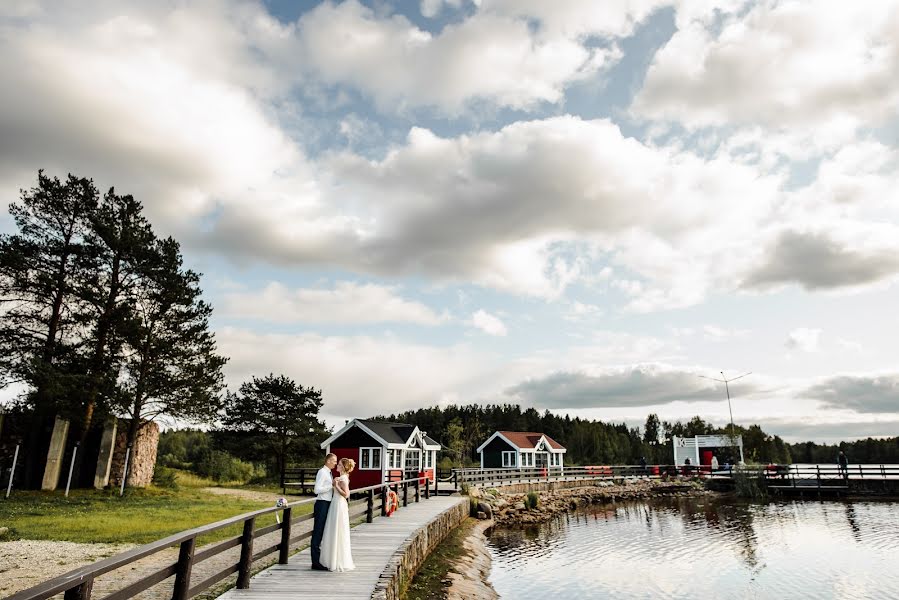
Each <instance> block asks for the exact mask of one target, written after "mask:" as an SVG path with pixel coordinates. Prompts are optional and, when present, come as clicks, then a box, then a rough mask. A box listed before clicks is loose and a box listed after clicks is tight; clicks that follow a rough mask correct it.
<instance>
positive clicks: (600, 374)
mask: <svg viewBox="0 0 899 600" xmlns="http://www.w3.org/2000/svg"><path fill="white" fill-rule="evenodd" d="M699 375H700V374H699V373H696V372H693V371H687V370H683V369H677V368H674V367H667V366H661V365H645V364H644V365H633V366H628V367H620V368H612V369H602V370H599V371H596V372H587V371H559V372H556V373H552V374H550V375H547V376H545V377H540V378H536V379H529V380H527V381H524V382H522V383H519V384H517V385H514V386H512V387H510V388H508V389H507V390H506V393H507V394H508V395H510V396H513V397H515V398H517V399H519V400H521V401H523V402H527V403H529V404H534V405H537V406H542V407H548V408H568V409H585V408H599V407H638V406H655V405H660V404H670V403H672V402H702V401H710V400H720V399H721V389H720V387H721V386H720V384H717V383H715V382H714V381H710V380H708V379H702V378H700V377H699ZM740 388H741V393H747V392H750V393H751V392H752V391H753V390H755V389H756V387H755V386H754V384H752V383H751V382H750V383H742V384H740Z"/></svg>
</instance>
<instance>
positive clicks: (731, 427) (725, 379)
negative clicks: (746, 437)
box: [721, 371, 737, 439]
mask: <svg viewBox="0 0 899 600" xmlns="http://www.w3.org/2000/svg"><path fill="white" fill-rule="evenodd" d="M721 377H724V371H721ZM724 391H725V392H727V410H728V412H729V413H730V437H732V438H733V439H737V436H736V435H734V409H733V408H731V406H730V387H729V386H728V385H727V378H726V377H725V378H724Z"/></svg>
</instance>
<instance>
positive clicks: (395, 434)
mask: <svg viewBox="0 0 899 600" xmlns="http://www.w3.org/2000/svg"><path fill="white" fill-rule="evenodd" d="M359 422H360V423H362V424H363V425H365V426H366V427H368V428H369V429H371V430H372V431H373V432H374V433H376V434H377V435H378V436H379V437H381V439H383V440H384V441H385V442H387V443H388V444H405V443H406V442H408V441H409V436H411V435H412V432H413V431H415V426H414V425H408V424H406V423H384V422H382V421H364V420H362V419H359Z"/></svg>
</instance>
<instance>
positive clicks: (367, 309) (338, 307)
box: [223, 281, 448, 325]
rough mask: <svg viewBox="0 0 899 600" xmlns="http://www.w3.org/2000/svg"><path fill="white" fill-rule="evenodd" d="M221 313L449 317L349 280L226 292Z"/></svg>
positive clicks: (284, 317)
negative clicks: (318, 286)
mask: <svg viewBox="0 0 899 600" xmlns="http://www.w3.org/2000/svg"><path fill="white" fill-rule="evenodd" d="M223 314H224V315H225V316H229V317H235V318H252V319H261V320H265V321H272V322H278V323H337V324H361V323H384V322H398V323H416V324H419V325H439V324H440V323H443V322H445V321H446V319H447V318H448V317H447V316H446V315H438V314H437V313H435V312H434V311H433V310H432V309H430V308H429V307H427V306H425V305H424V304H421V303H420V302H414V301H410V300H406V299H404V298H402V297H400V296H398V295H397V294H396V289H395V288H391V287H386V286H381V285H375V284H357V283H353V282H350V281H341V282H338V283H336V284H335V285H334V287H333V288H331V289H315V288H301V289H294V290H290V289H288V288H287V287H285V286H284V285H282V284H280V283H277V282H272V283H269V284H268V285H267V286H265V288H264V289H262V290H260V291H254V292H246V291H244V292H232V293H228V294H226V296H225V303H224V306H223Z"/></svg>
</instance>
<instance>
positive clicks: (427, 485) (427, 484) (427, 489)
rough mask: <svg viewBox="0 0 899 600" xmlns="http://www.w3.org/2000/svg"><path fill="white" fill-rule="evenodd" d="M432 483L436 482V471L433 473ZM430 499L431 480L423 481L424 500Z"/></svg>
mask: <svg viewBox="0 0 899 600" xmlns="http://www.w3.org/2000/svg"><path fill="white" fill-rule="evenodd" d="M434 481H437V471H434ZM430 499H431V480H430V479H425V500H430Z"/></svg>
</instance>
